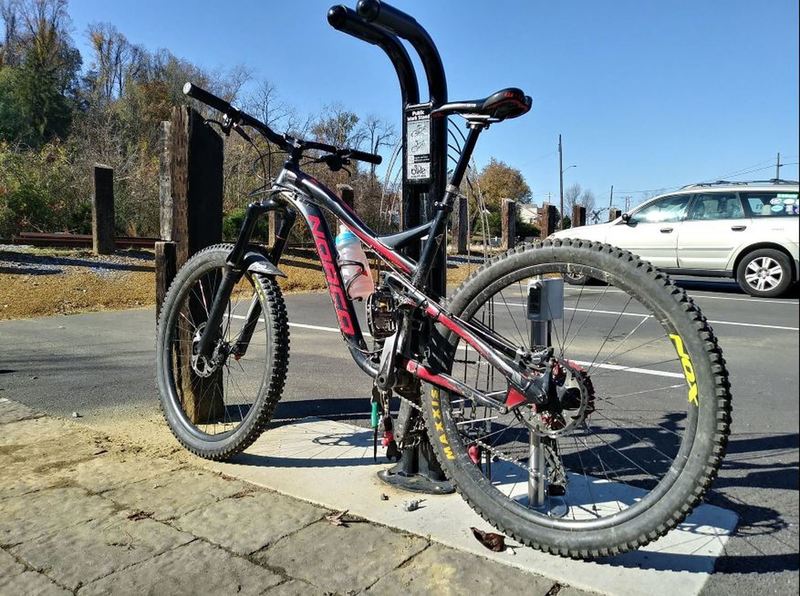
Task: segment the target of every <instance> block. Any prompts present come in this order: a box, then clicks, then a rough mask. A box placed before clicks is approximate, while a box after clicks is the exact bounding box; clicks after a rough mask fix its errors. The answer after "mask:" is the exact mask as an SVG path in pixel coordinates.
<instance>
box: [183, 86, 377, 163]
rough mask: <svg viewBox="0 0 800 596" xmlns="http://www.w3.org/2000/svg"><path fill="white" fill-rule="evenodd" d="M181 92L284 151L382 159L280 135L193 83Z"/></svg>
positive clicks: (348, 157)
mask: <svg viewBox="0 0 800 596" xmlns="http://www.w3.org/2000/svg"><path fill="white" fill-rule="evenodd" d="M183 93H184V95H187V96H188V97H191V98H193V99H196V100H197V101H199V102H202V103H204V104H206V105H207V106H208V107H210V108H214V109H215V110H217V111H218V112H222V113H223V114H225V116H226V117H227V118H228V119H229V120H230V122H231V123H232V125H233V126H234V127H237V126H239V125H244V126H250V127H252V128H255V129H256V130H257V131H259V132H260V133H261V134H263V135H264V136H265V137H266V138H267V139H268V140H269V141H270V142H271V143H274V144H275V145H278V146H279V147H280V148H282V149H283V150H284V151H289V152H294V151H299V152H300V153H302V152H303V151H305V150H307V149H317V150H319V151H325V152H327V153H332V154H334V155H338V156H339V157H342V158H345V159H355V160H358V161H365V162H367V163H371V164H375V165H380V163H381V161H383V159H382V158H381V156H380V155H375V154H373V153H366V152H364V151H358V150H356V149H341V148H339V147H334V146H333V145H327V144H325V143H317V142H315V141H303V140H301V139H295V138H293V137H290V136H288V135H280V134H278V133H276V132H275V131H274V130H272V129H271V128H270V127H269V126H267V125H266V124H264V123H263V122H261V121H260V120H258V119H256V118H253V117H252V116H250V115H249V114H246V113H245V112H242V111H241V110H238V109H237V108H234V107H233V106H232V105H231V104H229V103H228V102H227V101H225V100H224V99H222V98H220V97H217V96H216V95H214V94H213V93H210V92H209V91H206V90H205V89H203V88H201V87H198V86H197V85H194V84H193V83H186V84H185V85H184V86H183Z"/></svg>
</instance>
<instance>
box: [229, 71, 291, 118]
mask: <svg viewBox="0 0 800 596" xmlns="http://www.w3.org/2000/svg"><path fill="white" fill-rule="evenodd" d="M242 103H243V104H244V105H245V107H246V109H247V110H248V111H249V112H251V113H252V114H253V115H254V116H255V117H256V118H258V119H259V120H261V121H262V122H264V123H265V124H267V126H269V127H270V128H275V129H290V128H294V126H296V124H297V112H296V111H295V109H294V108H293V107H291V106H289V105H288V104H287V103H286V102H284V101H283V100H282V99H281V97H280V95H279V93H278V88H277V87H276V86H275V84H274V83H273V82H272V81H268V80H266V79H263V80H261V81H259V82H258V83H257V85H256V89H255V91H254V92H253V93H251V94H250V95H249V96H248V97H247V98H245V99H244V101H243V102H242Z"/></svg>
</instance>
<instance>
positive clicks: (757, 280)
mask: <svg viewBox="0 0 800 596" xmlns="http://www.w3.org/2000/svg"><path fill="white" fill-rule="evenodd" d="M736 281H737V282H739V286H740V287H741V288H742V289H743V290H744V291H745V292H747V293H748V294H750V295H751V296H758V297H760V298H773V297H775V296H780V295H782V294H783V293H784V292H786V290H788V289H789V286H791V285H792V265H791V263H790V261H789V258H788V257H787V256H786V255H785V254H783V253H782V252H780V251H778V250H774V249H771V248H762V249H760V250H754V251H753V252H751V253H749V254H747V255H745V257H744V258H743V259H742V261H741V262H740V263H739V267H738V268H737V269H736Z"/></svg>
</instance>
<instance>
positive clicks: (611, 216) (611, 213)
mask: <svg viewBox="0 0 800 596" xmlns="http://www.w3.org/2000/svg"><path fill="white" fill-rule="evenodd" d="M620 215H622V209H617V208H616V207H612V208H611V209H609V210H608V221H614V220H615V219H617V218H618V217H619V216H620Z"/></svg>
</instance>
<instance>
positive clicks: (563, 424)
mask: <svg viewBox="0 0 800 596" xmlns="http://www.w3.org/2000/svg"><path fill="white" fill-rule="evenodd" d="M552 381H553V383H554V385H555V390H554V391H553V392H552V395H551V399H550V400H549V401H548V403H547V404H545V405H543V406H531V409H530V414H529V415H528V416H527V417H525V420H524V421H525V424H526V425H527V426H528V428H529V429H530V430H531V431H532V432H534V433H536V434H538V435H542V436H547V437H559V436H561V435H564V434H566V433H567V432H569V431H570V430H572V429H574V428H575V427H577V426H579V425H580V424H582V423H583V422H584V421H585V420H586V419H587V418H588V417H589V415H590V414H591V413H592V412H594V409H595V407H594V402H595V393H594V386H593V385H592V381H591V379H590V378H589V375H588V374H586V371H585V370H584V369H583V368H582V367H581V366H579V365H577V364H575V363H574V362H572V361H571V360H561V359H556V360H555V362H554V364H553V372H552Z"/></svg>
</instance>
